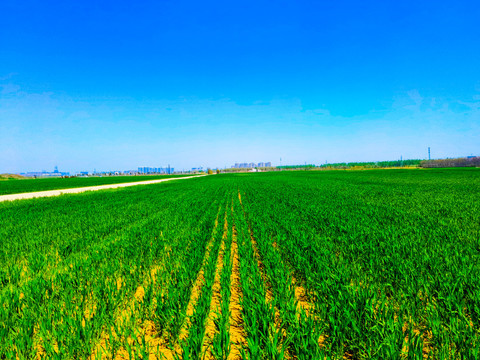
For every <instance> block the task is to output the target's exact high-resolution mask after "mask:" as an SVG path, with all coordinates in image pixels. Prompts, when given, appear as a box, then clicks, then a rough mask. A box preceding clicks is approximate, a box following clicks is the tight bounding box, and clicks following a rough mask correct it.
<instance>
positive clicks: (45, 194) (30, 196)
mask: <svg viewBox="0 0 480 360" xmlns="http://www.w3.org/2000/svg"><path fill="white" fill-rule="evenodd" d="M202 176H207V175H196V176H185V177H178V178H168V179H158V180H147V181H137V182H130V183H121V184H111V185H98V186H87V187H81V188H73V189H61V190H48V191H37V192H31V193H21V194H10V195H1V196H0V202H2V201H13V200H24V199H33V198H41V197H51V196H58V195H62V194H78V193H82V192H85V191H97V190H105V189H116V188H123V187H129V186H136V185H149V184H157V183H161V182H164V181H170V180H185V179H191V178H197V177H202Z"/></svg>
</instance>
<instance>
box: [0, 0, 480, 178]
mask: <svg viewBox="0 0 480 360" xmlns="http://www.w3.org/2000/svg"><path fill="white" fill-rule="evenodd" d="M479 18H480V3H478V2H470V1H465V0H459V1H456V2H452V1H445V0H439V1H433V0H428V1H421V2H419V1H410V0H407V1H402V2H398V1H385V2H378V1H373V0H367V1H363V2H357V1H348V0H345V1H340V2H311V1H304V0H299V1H295V2H280V3H272V2H269V1H263V0H257V1H250V0H246V1H244V2H241V3H230V2H220V1H210V0H207V1H204V2H195V1H180V2H158V1H150V0H146V1H142V2H141V3H134V2H127V1H122V0H120V1H116V2H109V1H106V2H101V3H98V2H94V1H91V0H85V1H82V2H68V1H67V2H58V1H54V2H52V1H48V0H47V1H44V2H38V1H33V0H26V1H22V2H15V1H4V2H0V21H1V22H2V31H1V32H0V173H19V172H25V171H38V170H40V169H53V168H54V166H58V167H59V168H60V169H62V171H67V172H71V173H73V172H75V171H83V170H89V171H91V170H93V169H102V170H103V171H115V170H118V169H137V167H138V166H141V165H142V164H146V165H148V164H152V165H155V166H160V165H161V166H163V167H164V166H165V165H166V164H169V163H170V164H172V165H173V164H174V166H175V168H176V169H178V170H181V169H191V168H193V167H199V166H202V167H203V168H208V167H210V168H215V167H220V168H223V167H226V166H227V167H228V166H230V165H231V164H232V163H233V164H234V163H235V162H236V161H240V160H242V159H252V160H254V159H258V160H263V159H268V160H269V161H271V162H272V164H273V165H280V161H279V159H280V158H282V165H286V164H303V163H305V162H306V163H313V164H323V163H325V162H326V161H328V162H330V163H334V162H357V161H383V160H395V159H399V158H400V156H402V157H403V158H404V159H416V158H421V159H424V158H427V156H428V154H427V148H428V147H431V149H432V158H445V157H461V156H468V155H478V154H480V67H479V66H478V64H479V63H480V27H479V26H478V19H479ZM263 161H265V160H263Z"/></svg>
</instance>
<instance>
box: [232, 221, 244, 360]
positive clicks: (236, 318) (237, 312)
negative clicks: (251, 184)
mask: <svg viewBox="0 0 480 360" xmlns="http://www.w3.org/2000/svg"><path fill="white" fill-rule="evenodd" d="M230 256H231V259H232V275H231V276H230V304H229V306H228V309H229V311H230V319H229V326H230V330H229V332H230V353H229V355H228V360H237V359H241V358H242V356H241V349H242V346H245V345H246V336H245V330H244V328H243V319H242V310H243V309H242V306H241V305H240V298H241V297H242V296H243V295H242V286H241V283H240V260H239V257H238V245H237V231H236V229H235V227H233V236H232V247H231V250H230Z"/></svg>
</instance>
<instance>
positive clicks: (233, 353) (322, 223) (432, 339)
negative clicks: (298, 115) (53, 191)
mask: <svg viewBox="0 0 480 360" xmlns="http://www.w3.org/2000/svg"><path fill="white" fill-rule="evenodd" d="M136 178H138V177H136ZM22 182H23V181H22ZM0 186H1V185H0ZM479 194H480V170H479V169H452V170H446V169H434V170H433V169H432V170H430V169H429V170H371V171H319V172H313V171H299V172H288V171H287V172H278V173H256V174H232V175H216V176H207V177H202V178H198V179H195V181H189V180H185V181H181V182H166V183H162V184H156V185H149V186H142V187H131V188H125V189H121V190H115V191H112V190H107V191H98V192H93V193H82V194H78V195H65V196H62V197H59V198H45V199H35V200H22V201H17V202H14V203H0V286H1V289H0V304H2V306H0V339H2V341H0V359H37V358H45V359H112V358H113V359H147V358H148V359H161V358H165V359H175V358H177V359H242V358H243V359H325V358H326V359H402V358H405V359H478V358H480V201H479Z"/></svg>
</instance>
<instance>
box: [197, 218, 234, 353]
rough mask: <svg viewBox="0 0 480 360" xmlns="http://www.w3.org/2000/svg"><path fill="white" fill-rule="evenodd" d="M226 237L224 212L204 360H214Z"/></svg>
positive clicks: (206, 327)
mask: <svg viewBox="0 0 480 360" xmlns="http://www.w3.org/2000/svg"><path fill="white" fill-rule="evenodd" d="M227 235H228V222H227V212H225V221H224V226H223V236H222V244H221V245H220V251H219V253H218V258H217V264H216V267H215V278H214V282H213V286H212V300H211V302H210V310H209V313H208V316H207V319H206V323H205V335H204V338H203V345H202V354H204V356H203V357H202V358H204V359H215V358H214V356H213V355H212V353H211V351H210V346H211V345H212V342H213V338H214V336H215V333H216V327H215V320H217V318H218V316H220V312H221V303H222V294H221V283H220V281H221V274H222V270H223V257H224V255H225V239H226V238H227Z"/></svg>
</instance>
